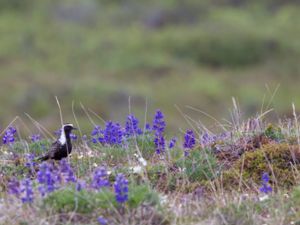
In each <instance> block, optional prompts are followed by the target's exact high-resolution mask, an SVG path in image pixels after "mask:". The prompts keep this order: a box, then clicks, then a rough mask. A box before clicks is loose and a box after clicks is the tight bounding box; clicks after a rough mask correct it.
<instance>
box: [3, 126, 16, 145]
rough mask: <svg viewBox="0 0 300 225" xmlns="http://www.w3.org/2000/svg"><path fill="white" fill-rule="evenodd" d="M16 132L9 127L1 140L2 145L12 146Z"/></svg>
mask: <svg viewBox="0 0 300 225" xmlns="http://www.w3.org/2000/svg"><path fill="white" fill-rule="evenodd" d="M16 133H17V130H16V129H15V128H14V127H9V128H7V130H6V131H5V133H4V136H3V138H2V141H3V144H7V145H8V144H13V143H14V142H15V134H16Z"/></svg>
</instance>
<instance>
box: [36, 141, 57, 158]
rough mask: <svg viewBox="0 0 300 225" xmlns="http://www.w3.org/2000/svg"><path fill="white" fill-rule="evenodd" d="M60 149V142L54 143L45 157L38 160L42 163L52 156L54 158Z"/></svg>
mask: <svg viewBox="0 0 300 225" xmlns="http://www.w3.org/2000/svg"><path fill="white" fill-rule="evenodd" d="M60 148H61V144H60V142H59V141H55V142H54V143H53V144H52V145H51V147H50V149H49V151H48V153H47V154H46V155H44V156H42V157H40V158H39V160H42V161H44V160H48V159H53V158H54V156H55V154H56V153H57V152H58V151H59V149H60Z"/></svg>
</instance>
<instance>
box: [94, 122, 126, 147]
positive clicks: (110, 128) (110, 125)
mask: <svg viewBox="0 0 300 225" xmlns="http://www.w3.org/2000/svg"><path fill="white" fill-rule="evenodd" d="M122 139H123V130H122V127H121V125H120V124H119V123H114V122H112V121H108V122H106V126H105V130H104V136H103V139H101V138H100V139H99V141H100V143H103V142H104V143H105V144H108V145H120V144H122Z"/></svg>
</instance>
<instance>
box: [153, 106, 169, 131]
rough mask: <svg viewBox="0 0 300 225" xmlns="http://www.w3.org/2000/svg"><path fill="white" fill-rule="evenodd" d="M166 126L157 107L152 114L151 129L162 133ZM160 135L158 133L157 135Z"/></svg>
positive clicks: (162, 115)
mask: <svg viewBox="0 0 300 225" xmlns="http://www.w3.org/2000/svg"><path fill="white" fill-rule="evenodd" d="M165 128H166V122H165V118H164V114H163V113H162V111H160V110H159V109H158V110H156V113H155V115H154V119H153V130H154V131H155V133H157V134H163V133H164V131H165ZM158 136H160V135H158Z"/></svg>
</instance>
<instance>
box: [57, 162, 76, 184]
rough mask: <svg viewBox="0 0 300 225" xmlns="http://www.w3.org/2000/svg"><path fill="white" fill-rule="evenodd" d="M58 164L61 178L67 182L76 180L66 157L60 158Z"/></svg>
mask: <svg viewBox="0 0 300 225" xmlns="http://www.w3.org/2000/svg"><path fill="white" fill-rule="evenodd" d="M59 166H60V173H61V174H62V176H63V178H64V179H65V181H66V182H67V183H69V182H76V177H75V174H74V172H73V169H72V167H71V166H70V164H69V163H68V161H67V160H66V159H62V160H61V161H60V163H59Z"/></svg>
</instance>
